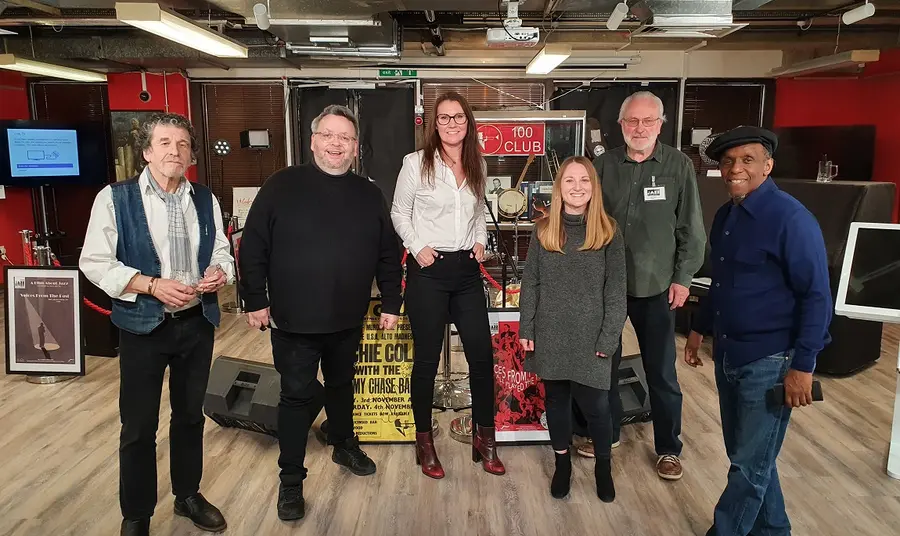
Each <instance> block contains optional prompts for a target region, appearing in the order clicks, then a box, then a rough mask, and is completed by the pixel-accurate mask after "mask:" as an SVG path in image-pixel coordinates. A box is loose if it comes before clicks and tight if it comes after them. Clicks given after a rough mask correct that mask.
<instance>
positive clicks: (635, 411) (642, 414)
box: [619, 354, 651, 424]
mask: <svg viewBox="0 0 900 536" xmlns="http://www.w3.org/2000/svg"><path fill="white" fill-rule="evenodd" d="M619 398H621V399H622V424H632V423H636V422H648V421H650V419H651V414H650V392H649V390H648V388H647V376H646V374H645V373H644V361H643V360H642V359H641V354H632V355H626V356H623V357H622V361H620V362H619Z"/></svg>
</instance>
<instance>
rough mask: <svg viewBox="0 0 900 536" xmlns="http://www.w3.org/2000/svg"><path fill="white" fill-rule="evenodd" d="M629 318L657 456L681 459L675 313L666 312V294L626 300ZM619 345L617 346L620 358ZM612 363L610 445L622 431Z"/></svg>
mask: <svg viewBox="0 0 900 536" xmlns="http://www.w3.org/2000/svg"><path fill="white" fill-rule="evenodd" d="M628 318H630V319H631V325H632V326H634V333H635V335H637V339H638V346H639V347H640V350H641V360H642V361H643V363H644V374H646V376H647V388H648V391H649V392H650V411H651V413H652V418H653V439H654V443H655V446H656V454H657V455H659V456H662V455H663V454H674V455H676V456H680V455H681V448H682V444H681V438H680V436H681V400H682V397H681V387H680V386H679V385H678V375H677V374H676V372H675V311H672V310H671V309H670V308H669V292H668V291H666V292H663V293H662V294H658V295H656V296H650V297H647V298H634V297H631V296H629V297H628ZM621 352H622V345H621V344H619V351H618V354H619V358H621ZM619 360H620V359H616V360H615V362H614V363H613V365H614V366H613V377H612V380H613V381H612V388H611V389H610V390H609V396H610V399H609V400H610V407H611V408H612V410H613V439H612V440H613V442H616V441H618V440H619V430H620V428H621V427H622V400H621V399H620V398H619V377H618V376H619V375H618V371H619V367H618V361H619Z"/></svg>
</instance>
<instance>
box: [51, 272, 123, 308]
mask: <svg viewBox="0 0 900 536" xmlns="http://www.w3.org/2000/svg"><path fill="white" fill-rule="evenodd" d="M51 262H52V263H53V266H61V265H60V264H59V261H58V260H56V259H55V258H54V259H53V260H52V261H51ZM81 300H82V301H83V302H84V304H85V305H87V306H88V307H90V308H91V309H93V310H95V311H97V312H98V313H100V314H102V315H106V316H109V315H111V314H112V311H110V310H109V309H104V308H103V307H100V306H99V305H97V304H96V303H94V302H92V301H91V300H89V299H87V298H82V299H81Z"/></svg>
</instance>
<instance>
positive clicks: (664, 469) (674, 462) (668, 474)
mask: <svg viewBox="0 0 900 536" xmlns="http://www.w3.org/2000/svg"><path fill="white" fill-rule="evenodd" d="M656 474H658V475H659V477H660V478H662V479H664V480H678V479H680V478H681V477H682V476H684V470H683V469H682V468H681V460H679V459H678V456H675V455H674V454H664V455H662V456H660V457H659V458H658V459H657V460H656Z"/></svg>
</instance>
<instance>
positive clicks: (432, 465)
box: [416, 432, 444, 479]
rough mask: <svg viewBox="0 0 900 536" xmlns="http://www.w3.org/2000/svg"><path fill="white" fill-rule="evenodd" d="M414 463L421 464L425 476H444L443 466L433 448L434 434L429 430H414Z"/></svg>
mask: <svg viewBox="0 0 900 536" xmlns="http://www.w3.org/2000/svg"><path fill="white" fill-rule="evenodd" d="M416 465H421V466H422V474H424V475H425V476H428V477H431V478H434V479H440V478H444V468H443V467H441V461H440V460H439V459H438V457H437V452H436V451H435V450H434V435H433V434H432V433H431V432H421V433H419V432H416Z"/></svg>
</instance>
